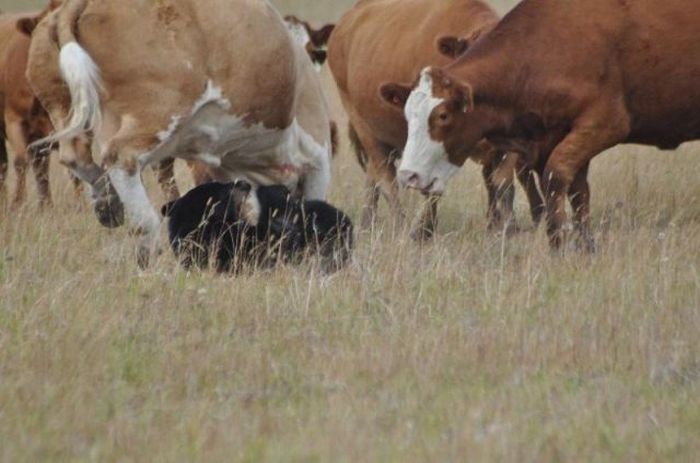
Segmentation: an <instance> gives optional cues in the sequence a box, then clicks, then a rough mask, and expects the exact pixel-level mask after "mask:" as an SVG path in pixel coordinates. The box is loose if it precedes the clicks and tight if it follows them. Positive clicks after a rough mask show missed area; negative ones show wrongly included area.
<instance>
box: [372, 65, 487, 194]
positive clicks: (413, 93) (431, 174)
mask: <svg viewBox="0 0 700 463" xmlns="http://www.w3.org/2000/svg"><path fill="white" fill-rule="evenodd" d="M380 93H381V96H382V98H384V100H386V101H387V102H388V103H390V104H392V105H395V106H398V107H401V108H403V109H404V114H405V116H406V120H407V121H408V139H407V141H406V146H405V148H404V151H403V156H402V158H401V165H400V166H399V174H398V178H399V182H400V183H401V185H402V186H404V187H408V188H415V189H419V190H421V191H423V192H424V193H430V194H441V193H443V192H444V190H445V187H446V186H447V182H448V180H449V179H450V178H451V177H452V175H454V173H455V172H456V171H457V170H458V169H459V167H461V166H462V165H463V164H464V162H465V161H466V158H467V157H468V156H469V154H470V153H471V152H472V151H473V149H474V148H475V147H476V146H477V144H478V142H479V141H480V140H481V139H482V138H483V136H484V127H485V126H484V123H483V120H482V118H483V116H484V114H481V112H479V111H477V110H476V109H475V107H474V96H473V93H472V90H471V88H470V87H469V86H468V85H466V84H462V83H460V82H458V81H457V80H456V79H455V78H453V77H451V76H450V75H448V74H447V73H446V72H445V71H443V70H441V69H436V68H426V69H424V70H423V71H422V72H421V74H420V77H419V78H418V82H417V84H416V85H414V86H413V88H411V87H408V86H405V85H400V84H385V85H383V86H382V87H381V89H380Z"/></svg>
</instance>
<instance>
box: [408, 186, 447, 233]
mask: <svg viewBox="0 0 700 463" xmlns="http://www.w3.org/2000/svg"><path fill="white" fill-rule="evenodd" d="M423 198H424V199H425V201H424V204H423V210H422V211H421V215H420V216H419V217H418V220H417V221H416V223H415V224H414V225H413V226H412V227H411V238H413V239H414V240H416V241H419V242H424V241H429V240H431V239H432V238H433V236H434V235H435V231H436V230H437V222H438V219H437V210H438V202H440V196H435V195H423Z"/></svg>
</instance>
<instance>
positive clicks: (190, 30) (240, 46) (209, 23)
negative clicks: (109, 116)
mask: <svg viewBox="0 0 700 463" xmlns="http://www.w3.org/2000/svg"><path fill="white" fill-rule="evenodd" d="M78 25H79V34H78V36H79V37H80V42H81V45H82V46H83V47H84V48H85V49H86V50H87V51H88V53H89V54H90V55H91V57H92V58H93V59H94V60H95V62H96V63H97V65H98V66H99V68H100V70H101V74H102V77H103V79H104V81H105V87H106V92H107V95H108V96H109V97H108V99H107V100H106V103H107V105H108V107H110V105H111V108H110V109H112V110H114V111H115V112H116V113H118V114H128V113H129V108H130V107H133V105H136V104H137V105H140V106H144V105H149V104H151V105H159V106H163V105H168V106H169V108H170V109H171V110H172V112H173V113H174V114H185V113H187V111H189V110H191V108H192V106H193V104H194V103H195V102H196V100H197V99H198V98H200V97H201V96H202V94H203V93H204V91H205V89H206V88H207V84H208V82H211V84H212V85H213V86H214V87H216V88H217V89H220V90H221V93H222V95H223V96H224V97H225V98H226V99H227V100H228V101H229V102H230V104H231V110H232V112H234V113H236V114H240V115H246V116H247V117H249V118H251V122H262V123H263V124H264V125H265V126H267V127H270V128H273V127H274V128H279V127H286V126H288V125H289V123H290V119H291V114H292V107H293V98H294V91H293V88H294V85H295V66H294V58H293V53H292V49H291V42H290V40H289V37H288V34H287V31H286V29H285V28H284V25H283V23H282V20H281V18H280V17H279V15H278V13H277V12H276V11H275V10H274V9H273V8H271V7H270V6H269V4H268V3H267V2H265V1H263V0H170V1H168V2H152V1H149V0H120V1H119V2H116V1H111V2H102V1H97V0H89V1H88V5H87V7H86V8H85V10H84V12H83V13H82V15H81V17H80V20H79V24H78ZM156 87H157V91H156Z"/></svg>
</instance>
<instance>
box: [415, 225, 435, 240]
mask: <svg viewBox="0 0 700 463" xmlns="http://www.w3.org/2000/svg"><path fill="white" fill-rule="evenodd" d="M434 236H435V229H434V228H429V227H417V228H414V229H413V231H411V238H412V239H413V241H416V242H418V243H427V242H429V241H431V240H432V239H433V237H434Z"/></svg>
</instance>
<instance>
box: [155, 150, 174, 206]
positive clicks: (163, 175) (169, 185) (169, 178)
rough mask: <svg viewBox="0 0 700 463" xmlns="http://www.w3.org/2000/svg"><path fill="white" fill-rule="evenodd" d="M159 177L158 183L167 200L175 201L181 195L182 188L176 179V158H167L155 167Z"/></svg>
mask: <svg viewBox="0 0 700 463" xmlns="http://www.w3.org/2000/svg"><path fill="white" fill-rule="evenodd" d="M154 169H155V171H156V176H157V177H158V185H160V189H161V191H162V192H163V196H165V201H166V202H170V201H175V200H176V199H178V198H179V197H180V190H179V189H178V188H177V182H176V181H175V158H171V157H168V158H165V159H163V160H162V161H160V162H159V163H157V164H156V165H155V167H154Z"/></svg>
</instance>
